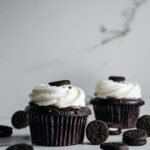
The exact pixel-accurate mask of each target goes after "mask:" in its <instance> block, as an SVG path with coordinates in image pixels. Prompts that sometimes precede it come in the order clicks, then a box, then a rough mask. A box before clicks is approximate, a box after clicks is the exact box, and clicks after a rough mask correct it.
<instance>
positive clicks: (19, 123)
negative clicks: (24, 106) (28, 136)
mask: <svg viewBox="0 0 150 150" xmlns="http://www.w3.org/2000/svg"><path fill="white" fill-rule="evenodd" d="M11 123H12V125H13V126H14V127H15V128H16V129H21V128H25V127H27V126H28V124H29V119H28V115H27V113H26V112H25V111H23V110H19V111H17V112H15V113H14V114H13V116H12V118H11Z"/></svg>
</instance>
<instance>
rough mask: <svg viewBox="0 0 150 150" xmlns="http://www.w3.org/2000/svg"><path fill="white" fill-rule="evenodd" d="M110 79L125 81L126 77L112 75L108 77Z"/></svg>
mask: <svg viewBox="0 0 150 150" xmlns="http://www.w3.org/2000/svg"><path fill="white" fill-rule="evenodd" d="M108 79H109V80H112V81H114V82H122V81H125V77H121V76H110V77H109V78H108Z"/></svg>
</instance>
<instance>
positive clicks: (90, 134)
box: [86, 120, 109, 144]
mask: <svg viewBox="0 0 150 150" xmlns="http://www.w3.org/2000/svg"><path fill="white" fill-rule="evenodd" d="M108 135H109V131H108V126H107V124H106V123H105V122H103V121H101V120H95V121H92V122H90V123H89V124H88V126H87V128H86V136H87V139H88V140H89V141H90V142H91V143H92V144H101V143H103V142H105V141H106V139H107V138H108Z"/></svg>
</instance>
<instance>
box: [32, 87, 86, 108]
mask: <svg viewBox="0 0 150 150" xmlns="http://www.w3.org/2000/svg"><path fill="white" fill-rule="evenodd" d="M29 97H30V98H31V101H30V102H31V103H34V104H37V105H40V106H48V105H52V106H56V107H59V108H65V107H69V106H73V107H80V106H81V107H82V106H85V93H84V91H83V90H82V89H81V88H79V87H76V86H73V85H70V84H69V85H62V86H50V85H48V84H40V85H39V86H36V87H34V88H33V90H32V93H31V94H30V95H29Z"/></svg>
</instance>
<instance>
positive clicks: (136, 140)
mask: <svg viewBox="0 0 150 150" xmlns="http://www.w3.org/2000/svg"><path fill="white" fill-rule="evenodd" d="M146 138H147V133H146V131H144V130H141V129H138V130H136V129H134V130H128V131H125V132H124V133H123V143H126V144H128V145H131V146H141V145H145V144H146V143H147V141H146Z"/></svg>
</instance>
